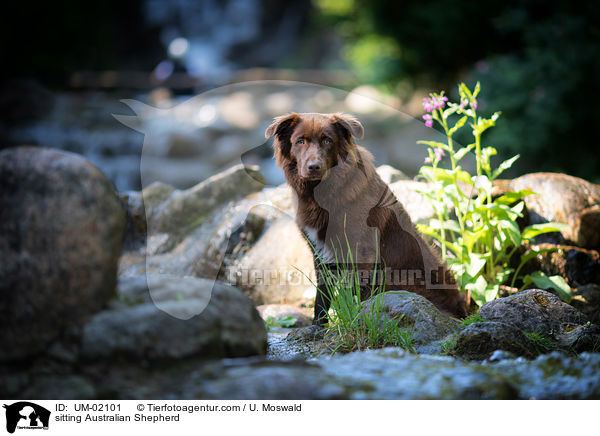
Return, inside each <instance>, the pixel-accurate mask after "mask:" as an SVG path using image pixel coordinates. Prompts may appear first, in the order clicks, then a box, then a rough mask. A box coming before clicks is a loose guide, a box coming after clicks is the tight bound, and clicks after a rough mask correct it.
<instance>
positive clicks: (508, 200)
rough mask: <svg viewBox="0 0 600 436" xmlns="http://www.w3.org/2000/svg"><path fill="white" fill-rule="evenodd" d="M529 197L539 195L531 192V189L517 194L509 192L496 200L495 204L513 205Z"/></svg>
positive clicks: (522, 190)
mask: <svg viewBox="0 0 600 436" xmlns="http://www.w3.org/2000/svg"><path fill="white" fill-rule="evenodd" d="M528 195H537V193H536V192H533V191H530V190H529V189H521V190H520V191H517V192H507V193H505V194H504V195H502V196H500V197H498V198H496V199H495V200H494V203H498V204H506V205H511V204H513V203H514V202H516V201H518V200H520V199H521V198H523V197H527V196H528Z"/></svg>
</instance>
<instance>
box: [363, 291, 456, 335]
mask: <svg viewBox="0 0 600 436" xmlns="http://www.w3.org/2000/svg"><path fill="white" fill-rule="evenodd" d="M379 298H380V299H381V303H380V304H381V306H380V310H381V311H382V312H383V314H384V316H385V317H386V318H387V319H389V320H395V321H398V322H399V323H400V324H401V325H405V326H409V327H410V328H411V329H412V330H413V337H412V339H413V342H414V343H415V345H426V344H429V343H431V342H434V341H437V340H440V339H443V338H446V337H448V336H450V335H452V334H454V333H457V332H458V331H460V329H461V327H462V325H461V323H460V322H459V321H457V320H455V319H452V318H450V317H448V316H447V315H444V314H443V313H442V312H440V311H439V310H438V309H437V308H436V307H435V306H434V305H433V303H432V302H431V301H429V300H427V299H426V298H425V297H422V296H421V295H417V294H414V293H412V292H401V291H396V292H386V293H385V294H383V295H376V296H374V297H371V299H369V300H366V301H364V302H363V303H362V304H363V311H366V312H368V311H369V310H370V307H371V304H377V303H376V302H374V301H373V299H379Z"/></svg>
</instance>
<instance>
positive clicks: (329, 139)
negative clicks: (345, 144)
mask: <svg viewBox="0 0 600 436" xmlns="http://www.w3.org/2000/svg"><path fill="white" fill-rule="evenodd" d="M323 142H324V143H325V144H332V143H333V140H332V139H331V138H323Z"/></svg>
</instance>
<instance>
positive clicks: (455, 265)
mask: <svg viewBox="0 0 600 436" xmlns="http://www.w3.org/2000/svg"><path fill="white" fill-rule="evenodd" d="M480 89H481V88H480V85H479V82H478V83H477V85H476V86H475V89H474V90H473V91H471V90H470V89H469V88H468V87H467V86H466V85H465V84H464V83H461V84H460V85H459V88H458V91H459V95H460V103H453V102H449V101H448V98H447V97H446V96H445V95H444V93H443V92H442V93H441V94H431V95H430V97H429V98H425V99H424V101H423V107H424V108H425V110H426V111H427V113H426V114H425V115H423V119H424V120H425V124H426V125H427V126H429V127H432V126H433V124H434V122H437V123H438V124H439V125H440V126H441V128H442V129H443V131H444V133H445V135H446V142H445V143H442V142H437V141H418V142H419V143H421V144H424V145H426V146H427V147H428V150H427V151H428V157H427V158H426V160H425V165H423V166H422V167H421V169H420V170H419V175H420V177H422V178H423V179H425V180H426V181H427V182H429V183H427V184H426V185H425V187H423V188H422V189H421V190H420V192H421V194H423V195H424V196H425V197H426V198H427V199H428V200H429V202H430V203H431V205H432V206H433V209H434V211H435V218H434V219H431V220H430V221H429V223H428V225H418V228H419V230H420V231H421V232H422V233H424V234H426V235H429V236H431V237H433V238H434V239H435V240H436V241H437V242H438V243H439V244H440V246H441V250H442V256H443V258H444V259H445V260H446V261H447V262H448V264H449V265H450V268H451V269H452V271H453V273H454V275H455V276H456V278H457V280H458V283H459V286H460V288H461V289H462V290H464V291H465V292H467V293H468V295H470V296H471V298H473V300H474V301H475V302H476V303H477V304H478V305H480V306H481V305H482V304H483V303H486V302H488V301H491V300H493V299H495V298H496V297H497V296H498V291H499V289H500V285H502V284H504V283H506V282H507V281H508V280H510V279H511V278H512V284H513V285H514V282H515V279H516V278H517V274H518V272H519V271H520V270H521V268H522V266H523V265H524V264H525V263H526V262H527V261H528V260H530V259H531V258H532V257H533V256H535V254H533V253H530V254H528V255H526V256H523V257H522V258H521V259H520V262H519V265H518V267H517V268H511V267H510V265H511V264H513V262H514V260H515V256H519V255H520V250H519V249H520V248H521V247H523V246H524V244H526V243H529V242H530V241H531V240H532V238H534V237H535V236H537V235H540V234H542V233H548V232H556V231H560V230H563V229H564V228H565V225H564V224H559V223H543V224H534V225H530V226H527V227H525V228H524V229H523V230H521V229H520V228H519V226H518V224H517V223H516V220H517V219H518V218H520V217H522V216H523V214H522V212H523V209H524V207H525V203H524V201H523V198H524V197H526V196H528V195H534V194H535V193H534V192H531V191H529V190H521V191H518V192H506V193H504V194H503V195H501V196H499V197H496V198H494V196H493V182H494V180H496V179H497V178H498V177H499V176H500V175H501V174H502V173H503V172H504V171H505V170H507V169H508V168H510V167H511V166H512V164H513V163H514V162H515V161H516V160H517V159H518V158H519V155H516V156H514V157H512V158H510V159H508V160H505V161H504V162H502V163H500V165H498V167H496V168H495V167H494V166H493V165H492V162H491V158H492V156H494V155H495V154H497V151H496V149H495V148H494V147H490V146H487V147H484V145H483V144H482V135H483V133H484V132H485V131H486V130H488V129H489V128H491V127H493V126H494V125H495V124H496V120H497V119H498V118H499V116H500V112H495V113H494V114H493V115H492V116H491V117H489V118H484V117H482V116H480V115H478V113H477V106H478V102H477V96H478V94H479V91H480ZM456 117H459V118H458V119H457V120H456ZM467 122H469V126H470V127H471V129H472V131H471V133H472V136H473V142H472V143H470V144H468V145H467V146H465V147H461V148H459V149H455V148H456V143H455V142H454V138H453V137H454V135H455V134H456V133H457V132H458V131H459V130H460V129H462V128H463V127H464V126H465V125H466V124H467ZM469 153H474V157H475V162H476V174H474V175H471V174H470V173H469V172H467V171H465V170H464V169H463V168H462V167H461V166H460V165H459V162H460V161H461V160H462V159H463V158H464V157H465V156H466V155H467V154H469ZM446 154H448V157H449V161H450V162H449V163H450V167H449V168H442V167H441V166H440V163H441V161H442V159H443V157H444V156H445V155H446ZM556 277H557V276H553V277H550V278H548V279H549V280H546V281H544V280H542V276H541V275H540V274H539V273H538V274H537V276H535V275H530V276H529V278H530V280H531V282H533V283H535V284H536V285H537V286H540V287H544V289H547V288H549V287H553V288H555V289H557V290H559V292H562V293H563V294H564V295H565V297H566V298H568V294H569V293H570V289H567V288H568V286H567V287H566V288H565V287H564V286H562V285H563V283H560V280H559V279H557V278H556ZM526 284H527V283H526ZM557 287H558V288H557Z"/></svg>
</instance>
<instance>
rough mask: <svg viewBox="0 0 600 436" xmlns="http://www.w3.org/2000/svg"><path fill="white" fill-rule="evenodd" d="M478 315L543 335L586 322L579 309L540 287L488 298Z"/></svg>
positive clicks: (569, 328)
mask: <svg viewBox="0 0 600 436" xmlns="http://www.w3.org/2000/svg"><path fill="white" fill-rule="evenodd" d="M479 315H480V316H481V317H482V318H484V319H486V320H488V321H497V322H501V323H504V324H509V325H511V326H513V327H516V328H518V329H520V330H522V331H523V332H535V333H539V334H542V335H552V334H558V333H561V332H564V331H568V330H571V329H572V328H573V327H575V326H578V325H583V324H585V323H586V322H587V321H588V320H587V318H586V317H585V316H584V315H583V314H582V313H581V312H579V311H577V310H576V309H575V308H573V307H572V306H570V305H568V304H566V303H564V302H563V301H562V300H561V299H560V298H559V297H557V296H556V295H554V294H551V293H549V292H547V291H543V290H541V289H528V290H526V291H523V292H519V293H517V294H514V295H511V296H509V297H505V298H500V299H498V300H494V301H490V302H488V303H486V304H484V305H483V306H481V309H479ZM508 351H510V350H508Z"/></svg>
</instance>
